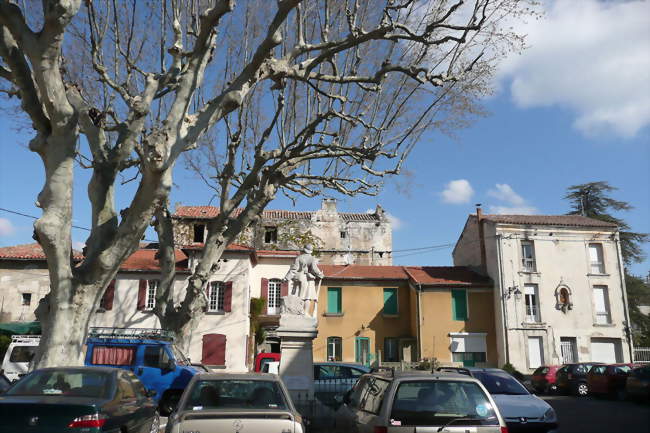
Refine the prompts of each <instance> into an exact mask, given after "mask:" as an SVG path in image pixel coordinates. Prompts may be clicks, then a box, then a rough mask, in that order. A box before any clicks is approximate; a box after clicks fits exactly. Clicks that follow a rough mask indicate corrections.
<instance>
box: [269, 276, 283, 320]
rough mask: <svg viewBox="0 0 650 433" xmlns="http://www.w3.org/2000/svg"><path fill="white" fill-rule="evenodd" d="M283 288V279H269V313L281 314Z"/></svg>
mask: <svg viewBox="0 0 650 433" xmlns="http://www.w3.org/2000/svg"><path fill="white" fill-rule="evenodd" d="M281 288H282V281H280V280H271V281H269V293H268V299H267V303H268V305H267V314H280V302H281V301H280V299H281V295H280V292H281Z"/></svg>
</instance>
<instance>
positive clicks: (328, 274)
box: [318, 264, 408, 280]
mask: <svg viewBox="0 0 650 433" xmlns="http://www.w3.org/2000/svg"><path fill="white" fill-rule="evenodd" d="M318 267H319V268H320V269H321V271H323V273H324V274H325V278H330V279H333V280H337V279H340V280H407V279H408V275H407V274H406V272H404V268H403V267H402V266H363V265H320V264H319V265H318Z"/></svg>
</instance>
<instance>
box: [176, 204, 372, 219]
mask: <svg viewBox="0 0 650 433" xmlns="http://www.w3.org/2000/svg"><path fill="white" fill-rule="evenodd" d="M241 211H242V209H241V208H237V209H235V210H234V211H233V216H237V215H239V214H240V213H241ZM314 214H316V212H315V211H294V210H265V211H262V218H264V219H267V220H270V219H280V220H285V219H288V220H311V219H312V218H313V216H314ZM217 215H219V208H218V207H214V206H179V207H178V208H177V209H176V212H175V213H174V217H175V218H194V219H210V218H214V217H216V216H217ZM339 217H340V218H341V219H342V220H343V221H370V222H373V221H378V220H379V217H378V216H377V214H374V213H348V212H339Z"/></svg>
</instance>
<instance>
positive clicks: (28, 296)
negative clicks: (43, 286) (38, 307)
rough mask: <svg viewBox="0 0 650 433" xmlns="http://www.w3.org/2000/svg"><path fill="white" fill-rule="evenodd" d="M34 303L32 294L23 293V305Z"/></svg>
mask: <svg viewBox="0 0 650 433" xmlns="http://www.w3.org/2000/svg"><path fill="white" fill-rule="evenodd" d="M31 303H32V294H31V293H23V305H31Z"/></svg>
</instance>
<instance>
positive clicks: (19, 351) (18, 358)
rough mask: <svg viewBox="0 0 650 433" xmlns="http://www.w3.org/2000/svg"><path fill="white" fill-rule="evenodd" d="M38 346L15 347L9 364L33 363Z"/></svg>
mask: <svg viewBox="0 0 650 433" xmlns="http://www.w3.org/2000/svg"><path fill="white" fill-rule="evenodd" d="M36 349H38V346H14V348H13V350H12V351H11V355H10V356H9V362H31V361H32V358H34V355H36Z"/></svg>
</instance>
